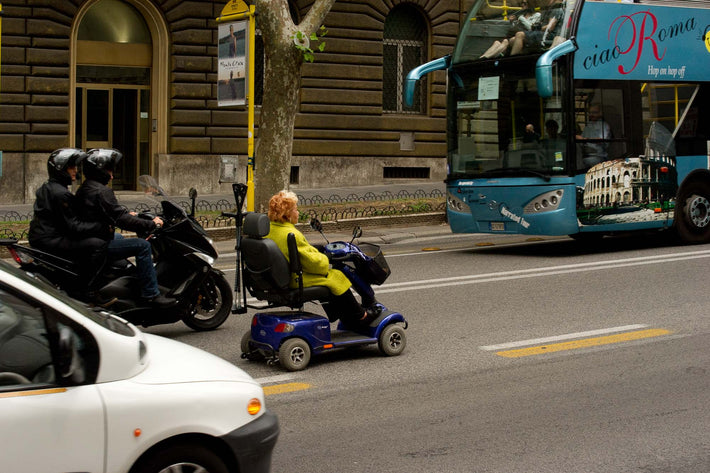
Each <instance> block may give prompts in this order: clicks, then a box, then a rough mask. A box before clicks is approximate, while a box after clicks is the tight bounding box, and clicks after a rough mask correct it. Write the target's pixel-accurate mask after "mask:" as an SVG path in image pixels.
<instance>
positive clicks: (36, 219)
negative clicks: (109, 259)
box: [27, 148, 106, 284]
mask: <svg viewBox="0 0 710 473" xmlns="http://www.w3.org/2000/svg"><path fill="white" fill-rule="evenodd" d="M86 156H87V155H86V153H84V152H83V151H82V150H80V149H75V148H61V149H58V150H55V151H54V152H52V154H50V155H49V159H48V160H47V173H48V174H49V180H48V181H47V182H45V183H44V184H42V186H41V187H40V188H39V189H37V193H36V199H35V203H34V215H33V217H32V221H31V222H30V231H29V234H28V237H27V238H28V240H29V242H30V245H32V246H33V247H35V248H37V249H40V250H42V251H46V252H48V253H52V254H54V255H57V256H60V257H63V258H66V259H69V260H78V261H80V262H82V263H87V264H81V265H80V267H82V268H86V269H87V271H86V273H85V274H84V275H83V276H84V278H85V279H86V282H87V284H88V282H89V279H90V278H91V276H93V272H92V271H91V267H93V266H96V261H100V260H101V259H102V256H103V250H104V249H105V246H106V242H105V241H103V240H101V239H99V238H96V237H92V234H94V235H95V234H96V233H97V232H98V231H99V229H100V228H101V227H100V224H99V223H98V222H95V221H93V222H92V221H84V220H80V219H79V217H78V216H77V215H76V213H75V210H74V202H75V196H74V195H73V194H72V193H71V192H70V191H69V188H68V187H69V185H70V184H71V183H72V181H73V180H75V179H76V173H77V166H78V165H79V163H80V162H81V160H83V159H84V158H85V157H86Z"/></svg>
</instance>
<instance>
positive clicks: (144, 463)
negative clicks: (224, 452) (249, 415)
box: [131, 443, 229, 473]
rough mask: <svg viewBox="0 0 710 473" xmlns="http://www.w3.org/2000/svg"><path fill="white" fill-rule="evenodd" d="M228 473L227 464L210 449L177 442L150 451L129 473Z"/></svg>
mask: <svg viewBox="0 0 710 473" xmlns="http://www.w3.org/2000/svg"><path fill="white" fill-rule="evenodd" d="M173 471H180V472H182V473H196V472H202V473H229V469H228V468H227V465H225V463H224V461H223V460H222V459H221V458H220V456H219V455H217V454H216V453H215V452H213V451H212V450H210V449H208V448H207V447H204V446H202V445H194V444H186V443H179V444H173V445H168V446H165V447H162V448H159V449H158V450H156V451H154V452H152V453H150V454H149V455H148V456H147V457H145V458H143V459H142V460H141V461H140V463H139V464H137V465H136V466H135V467H134V468H133V469H132V470H131V473H170V472H173Z"/></svg>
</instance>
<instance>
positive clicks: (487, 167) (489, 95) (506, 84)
mask: <svg viewBox="0 0 710 473" xmlns="http://www.w3.org/2000/svg"><path fill="white" fill-rule="evenodd" d="M534 65H535V58H534V57H522V58H520V59H519V60H515V61H512V60H511V61H509V62H508V63H506V64H505V65H500V64H498V65H489V66H488V67H486V65H485V64H483V63H480V62H479V63H477V64H476V65H475V66H474V65H462V66H458V67H456V66H454V67H452V68H451V69H450V76H449V94H448V99H449V104H448V114H449V125H448V127H447V129H448V133H449V136H448V144H449V150H448V165H449V177H450V178H475V177H496V176H522V177H525V176H538V177H544V178H549V177H550V176H551V175H555V174H564V173H565V172H566V171H567V163H566V157H567V149H566V146H567V144H566V139H565V136H566V135H567V130H565V129H564V124H565V123H567V120H566V119H565V117H564V116H563V114H564V111H563V110H564V109H563V108H562V97H561V95H560V90H559V89H560V84H561V83H563V81H562V80H561V79H560V77H559V74H558V75H557V77H556V80H555V83H556V85H557V86H556V90H555V93H554V94H553V96H552V97H550V98H544V99H543V98H541V97H540V96H539V95H538V93H537V88H536V81H535V72H534Z"/></svg>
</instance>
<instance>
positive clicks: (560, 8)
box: [481, 0, 565, 59]
mask: <svg viewBox="0 0 710 473" xmlns="http://www.w3.org/2000/svg"><path fill="white" fill-rule="evenodd" d="M524 1H525V0H524ZM521 6H523V3H521ZM525 6H527V4H525ZM564 14H565V4H564V3H560V2H559V0H548V3H547V5H545V6H544V7H542V14H541V16H540V17H539V19H538V20H537V21H535V22H534V23H533V22H530V26H531V27H530V28H528V29H520V30H519V31H517V32H516V33H515V35H514V36H512V37H511V38H510V39H509V40H508V39H503V40H502V41H494V42H493V44H492V45H491V47H490V48H488V49H487V50H486V51H485V52H484V53H483V54H482V55H481V58H484V59H486V58H495V57H499V56H505V55H506V52H507V51H508V49H510V55H511V56H515V55H517V54H521V53H534V52H539V51H542V50H545V49H549V48H550V47H551V46H554V45H556V44H558V43H559V42H560V41H561V39H562V38H560V37H559V36H558V35H559V32H560V28H561V26H562V19H563V18H564Z"/></svg>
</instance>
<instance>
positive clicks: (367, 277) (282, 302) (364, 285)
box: [233, 191, 407, 371]
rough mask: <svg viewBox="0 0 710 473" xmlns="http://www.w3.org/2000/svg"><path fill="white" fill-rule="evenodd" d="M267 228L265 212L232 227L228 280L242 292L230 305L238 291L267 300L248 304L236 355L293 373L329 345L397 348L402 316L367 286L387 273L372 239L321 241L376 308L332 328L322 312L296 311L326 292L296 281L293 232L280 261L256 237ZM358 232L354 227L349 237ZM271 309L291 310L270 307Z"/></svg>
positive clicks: (238, 305) (238, 307)
mask: <svg viewBox="0 0 710 473" xmlns="http://www.w3.org/2000/svg"><path fill="white" fill-rule="evenodd" d="M235 194H236V191H235ZM237 221H239V220H237ZM312 226H315V227H316V228H317V229H319V230H320V223H319V222H317V221H316V222H313V223H312ZM269 228H270V224H269V218H268V217H267V216H266V215H265V214H259V213H247V214H246V215H245V216H244V219H243V226H242V228H241V230H240V231H238V232H237V238H238V241H237V254H238V260H241V261H238V264H239V265H240V266H239V267H240V268H241V276H239V275H238V276H237V280H236V281H235V283H240V282H241V286H240V287H239V288H238V289H237V288H235V291H237V292H241V293H242V294H243V295H244V298H243V301H242V300H241V298H240V297H239V294H238V295H237V297H236V298H235V300H236V301H239V302H235V307H234V308H233V311H237V312H242V313H243V312H246V307H247V304H246V290H248V291H249V293H250V294H251V295H252V296H253V297H255V298H256V299H258V300H260V301H265V302H267V306H266V307H255V308H257V309H260V311H259V312H257V313H256V314H255V315H254V317H253V318H252V322H251V329H250V330H249V331H248V332H246V333H245V334H244V336H243V337H242V340H241V350H242V357H243V358H246V359H248V360H253V361H258V360H266V361H267V362H268V363H269V364H275V363H279V364H281V366H282V367H283V368H285V369H286V370H288V371H298V370H302V369H304V368H306V367H307V366H308V363H309V362H310V360H311V356H312V355H318V354H321V353H325V352H330V351H332V350H334V349H337V348H344V347H354V346H362V345H369V344H375V343H376V344H377V345H378V347H379V350H380V351H381V352H382V353H383V354H384V355H387V356H396V355H399V354H400V353H402V351H403V350H404V348H405V346H406V343H407V341H406V336H405V332H404V330H405V329H406V328H407V321H406V319H405V318H404V316H402V314H400V313H398V312H394V311H391V310H388V309H387V308H386V307H384V306H383V305H382V304H379V303H376V302H375V297H374V291H373V290H372V285H373V284H375V285H379V284H382V283H383V282H384V281H385V280H386V279H387V277H388V276H389V274H390V269H389V266H388V265H387V262H386V260H385V258H384V256H383V255H382V253H381V251H380V248H379V247H378V246H377V245H372V244H368V243H361V244H360V245H355V244H353V242H352V241H351V242H349V243H348V242H342V241H339V242H333V243H328V244H327V245H325V247H324V252H325V254H326V255H328V257H329V259H330V261H331V264H332V266H333V267H334V268H336V269H339V270H341V271H343V273H344V274H345V275H346V276H347V277H348V278H349V279H350V281H351V282H352V284H353V289H355V291H356V292H357V293H358V294H360V296H361V297H362V299H363V301H371V302H372V303H374V304H376V305H377V310H379V311H380V313H379V316H378V317H377V318H375V319H374V320H373V321H372V322H370V324H369V326H358V327H346V326H344V324H343V323H342V322H338V325H337V328H336V329H335V330H332V329H331V323H330V321H329V320H328V318H327V317H325V316H323V315H319V314H315V313H311V312H306V311H304V310H303V306H304V304H305V303H306V302H313V303H319V302H321V301H327V300H328V298H329V297H330V290H329V289H328V288H327V287H324V286H314V287H303V280H302V269H301V265H300V260H299V256H298V249H297V247H296V239H295V237H294V235H293V234H291V235H289V238H288V248H289V257H288V260H287V259H286V257H285V256H284V254H283V253H281V251H280V250H279V248H278V246H277V245H276V243H275V242H273V241H272V240H269V239H267V238H264V237H265V236H266V235H267V234H268V233H269ZM241 233H243V235H240V234H241ZM361 233H362V231H361V230H360V229H357V230H356V232H355V234H354V235H353V240H354V239H355V238H356V237H358V236H360V234H361ZM294 275H295V279H296V281H297V283H298V285H297V287H295V288H293V287H291V286H290V283H291V281H292V279H293V277H294ZM245 289H246V290H245ZM251 307H254V306H251ZM277 307H288V308H290V309H291V310H272V309H274V308H277ZM242 308H243V310H242Z"/></svg>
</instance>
